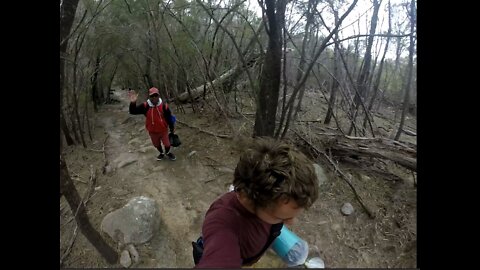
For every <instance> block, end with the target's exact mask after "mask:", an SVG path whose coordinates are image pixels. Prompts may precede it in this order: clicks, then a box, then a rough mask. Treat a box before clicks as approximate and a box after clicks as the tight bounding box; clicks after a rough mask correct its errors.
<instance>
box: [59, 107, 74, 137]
mask: <svg viewBox="0 0 480 270" xmlns="http://www.w3.org/2000/svg"><path fill="white" fill-rule="evenodd" d="M60 128H61V129H62V133H63V136H64V137H65V140H66V141H67V145H73V144H75V141H74V140H73V138H72V136H70V131H69V130H68V126H67V122H66V121H65V116H64V114H63V110H62V109H60Z"/></svg>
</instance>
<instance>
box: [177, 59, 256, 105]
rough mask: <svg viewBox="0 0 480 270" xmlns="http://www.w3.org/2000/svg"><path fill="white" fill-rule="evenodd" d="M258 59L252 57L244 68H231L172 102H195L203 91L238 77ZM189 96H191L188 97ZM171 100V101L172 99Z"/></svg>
mask: <svg viewBox="0 0 480 270" xmlns="http://www.w3.org/2000/svg"><path fill="white" fill-rule="evenodd" d="M258 59H260V56H259V55H253V56H252V57H250V58H249V59H248V60H247V61H246V62H247V64H246V67H244V66H243V65H237V66H235V67H233V68H232V69H229V70H227V71H226V72H225V73H223V74H222V75H220V76H219V77H218V78H216V79H215V80H213V81H211V82H206V83H205V84H203V85H200V86H198V87H197V88H195V89H192V90H190V93H189V92H188V91H186V92H184V93H182V94H180V95H178V96H177V97H176V98H175V99H174V100H175V101H176V102H180V103H186V102H188V101H190V100H195V99H197V98H198V97H200V96H201V95H202V94H203V92H204V91H207V92H208V91H209V90H211V89H212V88H214V87H218V85H221V84H222V83H224V82H225V81H227V80H228V79H230V78H233V77H235V76H237V75H239V74H240V73H242V72H243V71H244V70H245V69H246V68H250V67H252V66H253V65H254V64H255V63H256V62H257V60H258ZM190 95H191V96H190ZM172 100H173V99H172Z"/></svg>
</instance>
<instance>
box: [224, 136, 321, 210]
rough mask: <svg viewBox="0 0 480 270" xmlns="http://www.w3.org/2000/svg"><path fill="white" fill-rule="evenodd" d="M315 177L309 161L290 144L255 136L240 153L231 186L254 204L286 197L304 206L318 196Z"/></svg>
mask: <svg viewBox="0 0 480 270" xmlns="http://www.w3.org/2000/svg"><path fill="white" fill-rule="evenodd" d="M318 185H319V183H318V179H317V176H316V174H315V170H314V168H313V163H312V161H310V160H309V159H308V158H307V157H306V156H305V155H304V154H303V153H301V152H300V151H298V150H296V149H294V148H293V146H291V145H289V144H287V143H284V142H281V141H275V140H273V139H267V138H257V139H255V140H254V141H253V142H252V143H251V144H250V145H249V146H248V147H247V149H246V150H245V152H244V153H242V154H241V156H240V160H239V162H238V164H237V167H236V168H235V173H234V180H233V186H234V187H235V190H236V191H243V192H244V193H245V194H246V195H247V197H248V198H249V199H251V200H252V201H253V202H254V204H255V206H256V207H261V208H263V207H266V206H268V205H269V204H271V203H273V202H276V201H277V200H278V199H279V198H280V197H282V196H286V197H287V198H289V199H293V200H295V202H296V203H297V204H298V206H300V207H303V208H305V209H308V208H309V207H310V206H311V205H312V204H313V203H314V202H315V200H316V199H317V198H318Z"/></svg>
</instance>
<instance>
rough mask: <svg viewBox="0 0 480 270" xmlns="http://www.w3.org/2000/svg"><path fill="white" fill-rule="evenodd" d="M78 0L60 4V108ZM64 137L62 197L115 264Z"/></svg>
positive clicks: (68, 0) (92, 238)
mask: <svg viewBox="0 0 480 270" xmlns="http://www.w3.org/2000/svg"><path fill="white" fill-rule="evenodd" d="M77 5H78V0H64V1H63V2H62V4H61V6H60V40H61V41H62V43H61V46H60V108H62V103H63V94H62V93H63V88H64V83H65V77H64V76H65V73H64V64H65V63H64V58H63V56H64V54H65V52H66V51H67V45H68V37H69V34H70V29H71V27H72V24H73V20H74V19H75V12H76V9H77ZM62 148H63V147H62V138H61V137H60V197H61V196H62V195H64V196H65V199H66V200H67V202H68V204H69V205H70V209H71V210H72V213H73V214H74V216H75V221H76V222H77V224H78V227H79V228H80V230H81V231H82V233H83V234H84V235H85V237H86V238H87V239H88V240H89V241H90V242H91V243H92V245H93V246H94V247H95V248H96V249H97V250H98V251H99V252H100V254H101V255H102V256H103V257H104V258H105V259H106V260H107V261H108V262H109V263H110V264H113V263H115V262H116V261H117V259H118V254H117V253H116V252H115V251H114V250H113V249H112V248H111V247H110V246H109V245H108V244H107V243H106V242H105V241H104V240H103V238H102V237H101V236H100V234H99V233H98V232H97V231H96V230H95V229H94V228H93V227H92V225H91V224H90V221H89V220H88V216H87V213H86V211H85V205H84V202H82V200H81V199H80V196H79V195H78V191H77V189H76V188H75V186H74V185H73V181H72V179H71V178H70V174H69V172H68V168H67V164H66V163H65V160H64V158H63V156H62V154H61V153H62V150H63V149H62Z"/></svg>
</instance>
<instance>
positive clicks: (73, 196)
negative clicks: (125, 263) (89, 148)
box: [60, 155, 118, 264]
mask: <svg viewBox="0 0 480 270" xmlns="http://www.w3.org/2000/svg"><path fill="white" fill-rule="evenodd" d="M60 194H63V195H64V196H65V199H66V200H67V202H68V205H69V206H70V209H71V210H72V214H73V215H74V216H75V221H76V222H77V225H78V227H79V228H80V231H81V232H82V233H83V235H85V237H86V238H87V239H88V241H90V243H92V245H93V246H94V247H95V248H96V249H97V251H98V252H99V253H100V254H101V255H102V256H103V257H104V258H105V259H106V260H107V262H108V263H110V264H114V263H116V262H117V260H118V254H117V252H115V250H113V248H111V247H110V246H109V245H108V244H107V243H106V242H105V240H104V239H103V238H102V237H101V236H100V234H99V233H98V232H97V231H96V230H95V228H93V226H92V224H91V223H90V221H89V219H88V216H87V212H86V210H85V204H84V202H83V201H82V199H81V198H80V195H79V194H78V191H77V189H76V188H75V186H74V184H73V181H72V179H71V178H70V175H69V173H68V168H67V165H66V164H65V160H64V159H63V157H62V156H61V155H60Z"/></svg>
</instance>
